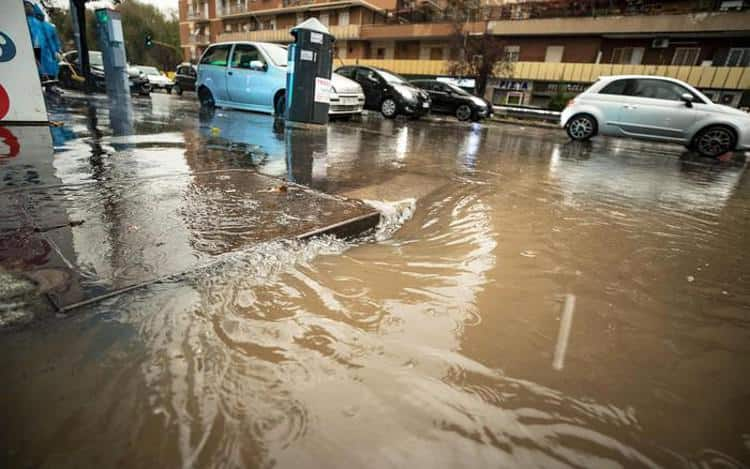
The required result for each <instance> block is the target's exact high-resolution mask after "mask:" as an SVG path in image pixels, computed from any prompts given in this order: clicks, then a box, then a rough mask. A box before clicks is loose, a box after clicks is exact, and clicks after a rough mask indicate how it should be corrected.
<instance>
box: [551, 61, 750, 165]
mask: <svg viewBox="0 0 750 469" xmlns="http://www.w3.org/2000/svg"><path fill="white" fill-rule="evenodd" d="M560 125H561V126H562V127H564V128H565V129H566V130H567V132H568V136H569V137H570V138H572V139H573V140H588V139H590V138H591V137H593V136H595V135H609V136H615V137H634V138H639V139H644V140H653V141H660V142H673V143H679V144H682V145H685V146H686V147H688V148H690V149H694V150H697V151H698V152H699V153H701V154H702V155H705V156H711V157H716V156H719V155H722V154H724V153H727V152H730V151H734V150H740V151H742V150H750V114H748V113H746V112H743V111H740V110H739V109H735V108H732V107H729V106H724V105H721V104H714V103H712V102H711V100H710V99H708V98H707V97H706V96H705V95H704V94H703V93H701V92H700V91H698V90H697V89H695V88H693V87H692V86H690V85H688V84H687V83H684V82H682V81H680V80H675V79H673V78H667V77H659V76H641V75H620V76H610V77H601V78H600V79H599V80H598V81H597V82H596V83H594V84H593V85H592V86H591V87H589V88H588V89H587V90H586V91H584V92H583V93H581V94H579V95H578V96H576V97H575V98H574V99H572V100H570V102H569V103H568V105H567V107H566V108H565V109H564V110H563V112H562V114H561V116H560Z"/></svg>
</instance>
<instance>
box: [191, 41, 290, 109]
mask: <svg viewBox="0 0 750 469" xmlns="http://www.w3.org/2000/svg"><path fill="white" fill-rule="evenodd" d="M286 62H287V51H286V48H285V47H282V46H279V45H277V44H270V43H266V42H245V41H241V42H223V43H218V44H213V45H211V46H210V47H209V48H208V49H206V51H205V52H204V53H203V56H202V57H201V60H200V63H199V65H198V80H197V82H196V89H197V91H198V99H199V100H200V103H201V106H205V107H212V106H219V107H231V108H235V109H243V110H246V111H259V112H266V113H274V114H276V115H282V114H283V113H284V107H285V100H284V94H285V93H284V92H285V88H286Z"/></svg>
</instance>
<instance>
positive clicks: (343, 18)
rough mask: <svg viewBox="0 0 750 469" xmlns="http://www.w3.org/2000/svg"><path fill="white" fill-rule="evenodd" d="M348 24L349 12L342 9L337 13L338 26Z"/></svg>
mask: <svg viewBox="0 0 750 469" xmlns="http://www.w3.org/2000/svg"><path fill="white" fill-rule="evenodd" d="M348 24H349V12H348V11H342V12H340V13H339V26H346V25H348Z"/></svg>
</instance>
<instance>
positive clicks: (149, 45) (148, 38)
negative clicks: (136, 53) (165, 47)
mask: <svg viewBox="0 0 750 469" xmlns="http://www.w3.org/2000/svg"><path fill="white" fill-rule="evenodd" d="M152 47H154V38H152V37H151V35H150V34H146V49H151V48H152Z"/></svg>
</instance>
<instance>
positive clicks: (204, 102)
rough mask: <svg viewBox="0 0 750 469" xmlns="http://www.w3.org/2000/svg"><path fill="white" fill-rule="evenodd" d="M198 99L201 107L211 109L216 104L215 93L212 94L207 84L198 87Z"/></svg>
mask: <svg viewBox="0 0 750 469" xmlns="http://www.w3.org/2000/svg"><path fill="white" fill-rule="evenodd" d="M198 101H199V102H200V103H201V107H203V108H207V109H211V108H213V107H214V106H216V101H214V95H212V94H211V91H210V90H209V89H208V88H206V87H205V86H204V87H201V88H200V89H198Z"/></svg>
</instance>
